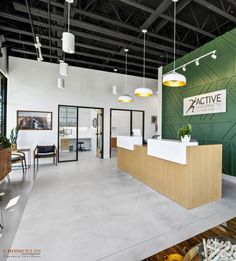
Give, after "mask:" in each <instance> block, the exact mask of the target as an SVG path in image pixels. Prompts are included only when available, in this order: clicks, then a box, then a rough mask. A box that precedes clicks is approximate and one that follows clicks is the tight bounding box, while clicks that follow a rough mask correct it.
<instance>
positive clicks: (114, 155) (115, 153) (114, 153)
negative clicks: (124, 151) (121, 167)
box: [111, 148, 117, 158]
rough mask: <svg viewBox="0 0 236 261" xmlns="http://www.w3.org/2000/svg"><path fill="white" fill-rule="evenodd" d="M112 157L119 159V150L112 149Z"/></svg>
mask: <svg viewBox="0 0 236 261" xmlns="http://www.w3.org/2000/svg"><path fill="white" fill-rule="evenodd" d="M111 157H112V158H115V157H117V148H112V149H111Z"/></svg>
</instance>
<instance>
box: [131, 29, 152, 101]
mask: <svg viewBox="0 0 236 261" xmlns="http://www.w3.org/2000/svg"><path fill="white" fill-rule="evenodd" d="M142 33H143V86H142V87H138V88H136V89H135V91H134V94H135V95H136V96H140V97H150V96H152V95H153V91H152V89H149V88H147V87H145V46H146V45H145V34H146V33H147V30H146V29H143V30H142Z"/></svg>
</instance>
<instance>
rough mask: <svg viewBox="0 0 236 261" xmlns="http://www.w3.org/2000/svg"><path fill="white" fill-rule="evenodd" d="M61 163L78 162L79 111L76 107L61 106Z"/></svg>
mask: <svg viewBox="0 0 236 261" xmlns="http://www.w3.org/2000/svg"><path fill="white" fill-rule="evenodd" d="M58 113H59V122H58V124H59V161H74V160H77V146H78V145H77V135H78V130H77V129H78V128H77V126H78V122H77V118H78V117H77V115H78V110H77V107H76V106H59V112H58Z"/></svg>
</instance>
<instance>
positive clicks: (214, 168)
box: [117, 145, 222, 209]
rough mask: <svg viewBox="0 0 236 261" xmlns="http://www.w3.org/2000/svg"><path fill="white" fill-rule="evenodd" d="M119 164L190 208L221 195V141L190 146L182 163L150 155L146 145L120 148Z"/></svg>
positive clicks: (218, 197)
mask: <svg viewBox="0 0 236 261" xmlns="http://www.w3.org/2000/svg"><path fill="white" fill-rule="evenodd" d="M117 156H118V168H120V169H121V170H123V171H125V172H127V173H129V174H130V175H131V176H133V177H135V178H136V179H138V180H140V181H141V182H143V183H144V184H146V185H148V186H150V187H152V188H153V189H154V190H156V191H158V192H160V193H161V194H163V195H164V196H166V197H168V198H170V199H171V200H173V201H175V202H176V203H178V204H179V205H181V206H183V207H185V208H187V209H191V208H195V207H198V206H202V205H204V204H207V203H209V202H212V201H216V200H219V199H221V193H222V145H201V146H194V147H187V164H186V165H182V164H178V163H174V162H171V161H167V160H163V159H159V158H157V157H152V156H148V155H147V147H145V146H135V147H134V150H126V149H123V148H118V155H117Z"/></svg>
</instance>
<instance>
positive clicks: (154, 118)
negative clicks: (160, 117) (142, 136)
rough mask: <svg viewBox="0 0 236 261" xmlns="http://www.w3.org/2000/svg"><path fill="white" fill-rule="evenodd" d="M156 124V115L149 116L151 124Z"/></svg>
mask: <svg viewBox="0 0 236 261" xmlns="http://www.w3.org/2000/svg"><path fill="white" fill-rule="evenodd" d="M156 122H157V116H156V115H152V116H151V123H152V124H156Z"/></svg>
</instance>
